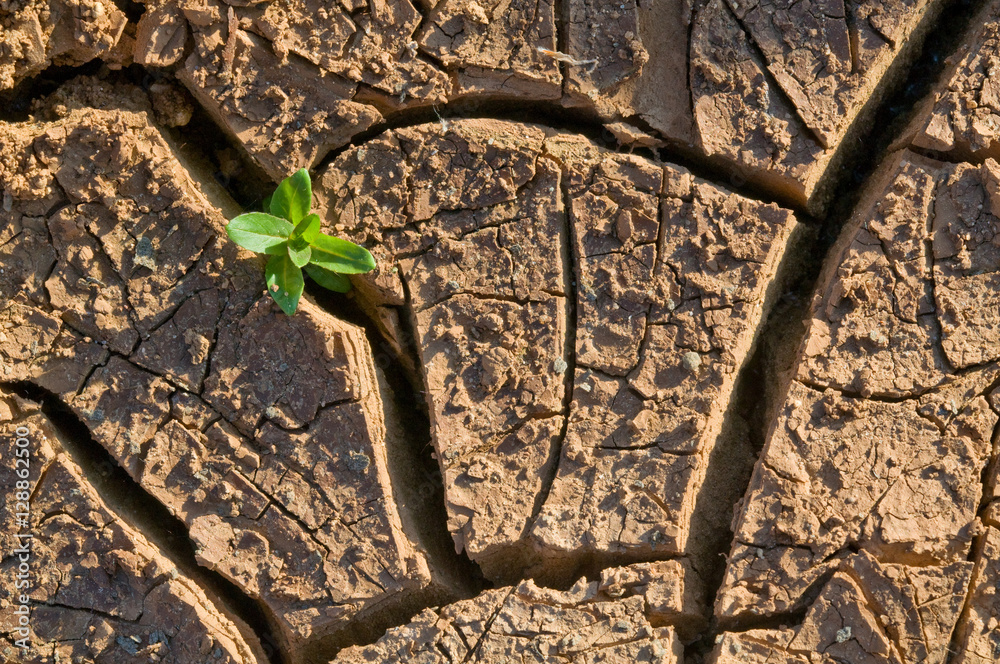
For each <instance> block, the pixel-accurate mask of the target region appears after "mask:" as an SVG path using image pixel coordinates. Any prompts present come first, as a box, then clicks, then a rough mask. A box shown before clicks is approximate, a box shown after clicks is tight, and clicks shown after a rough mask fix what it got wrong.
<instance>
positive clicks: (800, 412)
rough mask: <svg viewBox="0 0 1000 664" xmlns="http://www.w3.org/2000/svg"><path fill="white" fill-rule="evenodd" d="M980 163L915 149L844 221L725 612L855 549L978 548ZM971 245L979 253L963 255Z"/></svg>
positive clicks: (787, 597) (803, 591) (804, 584)
mask: <svg viewBox="0 0 1000 664" xmlns="http://www.w3.org/2000/svg"><path fill="white" fill-rule="evenodd" d="M982 170H983V169H982V168H976V167H971V166H967V165H957V166H953V165H947V164H943V163H940V162H930V161H928V160H926V159H923V158H920V157H916V156H914V155H912V154H910V153H907V152H903V153H901V154H899V155H897V156H896V157H894V158H893V159H892V160H891V161H890V162H889V163H887V164H886V165H885V166H884V167H883V171H882V173H881V174H880V175H879V177H878V179H877V180H876V186H874V187H873V189H872V190H871V191H870V195H869V196H868V197H866V199H865V201H866V203H867V204H866V205H865V204H863V205H862V207H861V208H860V209H859V210H858V212H857V213H856V216H855V217H854V219H852V221H851V223H850V225H849V226H848V227H847V228H846V229H845V230H844V232H843V234H842V236H841V241H840V243H839V244H838V245H837V247H836V249H835V252H834V253H832V254H831V258H830V260H829V263H828V268H827V270H826V273H825V275H826V276H825V277H824V279H822V280H821V282H820V285H819V287H818V289H817V295H816V299H815V303H814V305H813V317H812V320H811V321H810V323H809V331H808V332H807V334H806V337H805V340H804V341H803V344H802V349H801V355H800V360H799V364H798V369H797V371H796V374H795V376H794V377H793V380H792V383H791V386H790V387H789V389H788V394H787V397H786V400H785V404H784V406H783V407H782V409H781V411H780V412H779V413H778V418H777V421H776V422H775V425H774V429H773V431H772V434H771V437H770V440H769V442H768V444H767V446H766V448H765V450H764V453H763V456H762V458H761V460H760V462H759V464H758V466H757V469H756V471H755V473H754V478H753V480H752V481H751V486H750V490H749V492H748V494H747V496H746V498H745V500H744V503H743V507H742V510H741V511H740V513H739V514H738V516H737V519H736V521H735V522H734V528H735V532H736V543H735V545H734V548H733V551H732V553H731V554H730V563H729V567H728V571H727V575H726V581H725V583H724V585H723V589H722V591H721V593H720V596H719V599H718V603H717V605H716V611H717V613H718V615H720V616H726V617H729V616H732V617H736V616H740V615H743V614H745V613H750V614H763V615H770V614H774V613H783V612H788V611H794V610H797V609H799V608H801V607H802V606H804V605H805V604H806V603H808V602H809V601H811V600H812V599H813V598H812V592H811V589H814V588H815V584H816V582H817V580H819V579H820V578H823V577H825V576H827V575H828V574H829V573H830V572H831V571H832V570H833V569H835V568H836V566H837V565H838V564H839V561H840V560H841V559H842V558H843V557H844V556H846V555H848V554H849V553H850V552H851V551H857V550H861V551H863V552H866V553H868V554H871V555H873V556H875V557H876V558H877V559H878V560H879V561H882V562H891V563H899V564H911V565H932V566H943V565H948V564H951V563H955V562H958V561H962V560H965V559H966V557H967V554H968V550H969V547H970V544H971V541H972V537H973V536H974V535H976V534H977V523H978V522H977V519H976V512H977V509H978V506H979V501H980V498H981V496H982V492H983V487H982V484H981V481H980V477H981V475H982V472H983V470H984V468H985V467H986V466H987V463H988V462H989V461H990V458H991V454H992V450H993V445H992V440H993V431H994V428H995V426H996V424H997V419H998V418H997V415H996V413H995V411H994V409H993V407H992V406H991V404H992V403H993V402H995V399H996V397H995V396H994V390H995V389H996V384H997V379H998V377H1000V376H998V371H997V367H996V365H995V364H993V363H992V360H993V359H994V358H993V357H992V356H985V357H984V356H983V354H982V349H984V348H989V347H990V346H989V345H986V346H984V345H982V339H981V337H980V336H978V334H979V333H976V334H977V336H976V337H975V339H976V340H975V341H973V337H971V336H970V330H971V329H975V328H977V327H978V326H980V325H984V324H988V323H985V321H984V322H980V321H983V319H984V318H985V320H986V321H988V320H989V317H990V316H991V315H992V314H991V313H990V312H989V310H988V309H987V310H980V309H979V308H978V307H970V306H962V300H958V301H956V298H962V297H964V296H965V294H966V293H968V294H970V295H973V296H974V294H975V293H977V292H978V289H985V288H988V287H987V286H986V284H988V283H989V281H990V279H991V278H992V277H991V271H992V270H995V269H996V267H995V266H994V267H992V268H990V267H989V265H994V264H995V260H994V259H991V258H989V257H988V256H989V255H990V252H991V245H990V246H989V247H987V246H986V245H977V243H976V241H975V240H974V239H973V237H974V236H971V235H970V234H968V233H967V230H966V229H968V228H974V227H976V225H977V224H978V225H982V226H983V227H984V228H992V227H994V226H996V225H997V224H1000V220H998V219H997V218H996V217H993V216H992V215H990V214H989V213H988V212H986V211H985V210H983V209H981V208H980V206H979V205H978V204H974V205H971V206H969V205H967V204H966V205H964V206H960V205H959V204H958V203H959V201H963V200H965V199H966V197H969V196H972V197H976V196H979V197H983V196H984V195H985V192H984V190H983V180H982V177H981V172H982ZM966 202H967V201H966ZM990 236H992V233H990ZM956 245H957V246H956ZM977 246H979V247H980V248H979V249H977ZM960 253H961V254H963V255H964V256H970V255H971V256H974V257H975V258H973V259H972V263H971V264H970V263H969V262H968V260H966V262H965V263H964V268H963V266H962V265H961V264H956V258H957V257H958V254H960ZM961 260H962V259H958V261H961ZM973 264H974V265H975V268H973ZM973 270H975V273H974V276H973ZM956 280H964V281H963V286H962V287H961V288H960V289H956V288H955V287H952V288H949V286H950V285H951V284H953V283H954V282H955V281H956ZM973 347H975V348H976V349H979V350H972V348H973ZM970 353H972V354H973V355H972V357H971V358H970ZM970 360H971V361H970ZM967 368H968V370H966V371H961V372H960V373H959V371H958V370H960V369H967Z"/></svg>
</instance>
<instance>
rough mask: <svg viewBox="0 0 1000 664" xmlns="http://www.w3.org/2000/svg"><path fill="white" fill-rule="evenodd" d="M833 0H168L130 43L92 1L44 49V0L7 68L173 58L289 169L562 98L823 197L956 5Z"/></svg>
mask: <svg viewBox="0 0 1000 664" xmlns="http://www.w3.org/2000/svg"><path fill="white" fill-rule="evenodd" d="M828 4H829V3H823V2H808V3H789V2H785V1H784V0H781V1H773V2H772V1H767V2H752V3H738V2H731V3H727V2H726V0H707V1H706V0H698V1H696V2H688V1H686V0H666V1H664V2H659V3H652V4H648V5H647V4H644V3H639V2H634V1H633V0H629V1H628V2H619V1H618V0H614V1H611V0H608V1H607V2H603V1H602V2H590V1H588V2H583V1H582V0H572V1H567V2H565V3H562V4H557V3H553V2H550V1H549V0H516V1H514V2H494V1H492V0H491V1H486V2H481V1H480V0H442V1H441V2H416V3H414V2H411V0H394V1H393V2H386V3H381V2H380V3H378V4H376V5H369V4H365V3H357V2H351V1H350V0H345V1H344V2H342V3H335V4H323V3H316V2H311V1H310V0H279V1H278V2H273V3H267V4H266V5H262V4H253V3H245V2H237V3H232V4H227V3H224V2H222V1H221V0H150V2H149V3H147V4H146V7H145V11H144V12H143V13H142V15H141V17H140V18H139V20H138V22H137V24H136V25H135V27H134V29H133V28H130V30H129V32H128V34H126V37H125V38H124V40H123V42H122V46H121V47H120V48H117V49H116V52H115V53H111V52H110V50H111V47H112V46H114V45H115V42H116V41H117V40H118V35H119V34H120V33H121V31H122V28H123V26H124V16H121V15H120V14H115V18H114V19H113V20H112V18H101V19H100V21H98V18H99V17H98V14H99V13H100V11H101V10H98V9H95V8H89V5H88V6H85V5H81V8H82V9H75V10H73V11H75V12H76V13H77V14H79V15H80V16H85V17H89V18H87V19H86V20H87V21H89V23H88V22H84V23H80V24H79V25H77V23H74V24H73V25H74V26H75V27H74V28H73V29H75V30H76V33H74V34H83V33H84V32H86V34H87V38H86V39H85V40H84V39H82V38H78V39H76V41H74V42H72V44H71V45H72V47H73V48H74V49H75V51H80V53H76V52H74V53H72V54H71V55H66V54H62V55H60V56H59V57H57V54H59V53H62V52H61V51H59V49H60V48H62V49H64V50H65V49H67V48H69V46H66V47H62V46H58V45H55V46H52V47H50V48H49V49H48V50H49V51H50V52H51V54H50V55H46V56H43V55H42V54H43V53H45V48H44V46H43V43H44V41H45V40H44V35H43V33H44V32H45V30H49V31H52V28H51V27H44V28H37V26H39V25H40V24H39V22H38V20H37V19H36V18H35V17H36V15H39V13H40V12H41V9H39V8H37V7H36V8H34V9H32V7H34V5H31V6H29V7H27V8H25V9H22V10H21V11H20V12H19V13H16V14H15V15H14V16H15V17H18V18H16V20H15V24H12V27H11V30H14V32H12V33H11V36H10V37H8V38H7V41H8V42H10V43H9V45H7V46H6V48H5V50H2V51H0V67H4V68H5V69H4V71H6V70H9V71H10V72H13V73H11V74H8V75H7V79H9V81H11V82H13V81H14V80H15V78H16V77H23V76H24V75H27V74H30V73H35V72H37V71H38V70H39V69H40V68H41V67H43V66H44V64H46V63H47V62H49V61H57V62H62V60H66V61H70V62H73V61H82V60H83V59H86V58H85V57H84V55H86V56H87V58H89V57H97V56H102V57H104V59H105V60H106V61H108V62H109V63H110V64H112V65H113V66H116V67H118V66H122V65H123V64H129V63H131V62H132V61H134V62H136V63H138V64H140V65H143V66H148V67H153V68H156V69H157V70H160V71H169V72H171V73H172V74H173V75H175V76H176V77H177V78H179V79H180V80H181V81H183V82H184V84H185V85H186V86H187V87H188V89H189V90H190V91H191V93H192V94H193V95H194V96H195V97H196V98H197V99H198V101H199V102H200V103H201V104H202V105H203V106H204V107H205V108H206V109H207V110H208V111H209V113H211V114H212V116H213V117H214V118H215V120H216V122H218V124H219V125H220V126H222V127H224V128H225V129H226V131H228V132H229V133H230V134H231V135H232V136H233V137H234V138H236V140H237V141H238V142H239V143H240V144H241V145H242V146H243V147H244V148H245V149H246V150H247V151H248V152H249V153H250V154H251V155H252V157H253V158H254V159H255V161H256V162H257V163H258V164H259V165H260V166H262V167H263V168H264V170H265V171H267V172H268V174H270V175H271V176H272V177H273V178H274V179H280V178H281V177H284V176H285V175H287V174H288V173H290V172H292V171H293V170H295V169H297V168H299V167H302V166H305V167H312V166H316V165H317V164H319V163H320V162H321V160H322V159H323V158H324V157H325V156H326V155H327V154H328V153H329V152H330V151H331V150H333V149H336V148H339V147H341V146H344V145H346V144H347V143H349V142H351V141H352V139H353V138H354V137H356V136H357V135H359V134H361V133H363V132H365V131H366V130H368V129H369V128H370V127H372V126H375V125H378V124H379V123H381V122H383V121H386V120H388V121H392V119H393V118H394V117H398V116H399V115H400V114H402V113H406V112H408V111H412V110H414V109H425V112H426V110H427V109H429V108H430V107H434V108H435V109H436V107H437V105H439V104H447V103H452V102H455V103H458V104H460V105H464V107H463V108H471V109H473V111H476V110H479V109H486V108H489V107H490V106H491V105H492V104H493V103H494V102H501V103H503V104H506V105H508V106H509V107H510V108H514V109H517V108H521V107H528V106H530V105H532V104H537V103H545V104H549V105H550V106H551V107H552V108H557V107H563V108H569V109H573V112H578V113H581V114H583V115H585V116H587V117H590V118H595V119H598V120H600V121H602V122H606V123H622V122H623V121H624V123H625V124H626V126H629V127H631V128H632V129H639V128H641V129H646V128H648V129H651V130H652V131H653V132H654V133H655V135H656V137H657V140H665V141H666V142H667V143H668V144H670V145H673V146H676V147H678V148H680V149H681V150H683V151H685V152H688V153H691V154H697V155H698V156H699V157H700V158H705V159H708V160H709V161H710V162H712V163H715V164H717V165H720V166H723V167H724V168H725V169H727V170H728V171H729V172H731V173H732V174H733V176H734V177H738V178H741V179H749V180H751V181H753V182H755V183H758V184H760V185H762V186H764V187H765V188H767V189H768V190H769V191H771V192H772V194H773V195H775V196H777V197H779V198H781V199H783V200H785V201H788V202H789V203H792V204H795V205H798V206H804V207H808V208H809V209H810V210H811V211H813V212H816V211H822V210H823V209H824V207H825V205H826V204H827V202H828V196H829V186H830V181H831V177H832V175H833V171H834V170H835V169H836V167H837V165H838V162H839V160H840V159H841V158H843V156H844V154H843V153H844V152H845V150H843V149H841V148H842V146H846V152H850V151H851V150H853V149H854V148H852V147H851V146H850V145H849V143H850V141H849V140H847V139H849V138H850V137H851V135H852V133H854V130H855V128H856V127H855V120H856V119H857V118H858V117H859V116H861V117H863V118H864V117H867V115H866V114H865V113H866V111H868V112H870V111H871V110H872V109H873V107H874V104H873V103H870V102H872V101H873V100H877V99H878V97H879V91H881V90H883V89H885V88H887V87H891V86H892V85H893V84H894V83H895V82H896V79H897V75H896V70H897V69H900V68H901V67H902V66H903V65H904V64H905V63H906V62H907V61H908V60H909V59H910V57H911V56H910V53H911V51H913V50H914V49H916V48H917V47H918V46H919V44H920V42H921V40H922V37H923V33H924V31H925V29H926V27H927V26H928V25H930V24H931V23H932V22H933V18H934V16H935V15H936V13H937V12H938V10H939V8H940V5H941V4H942V2H940V1H928V0H920V1H914V2H909V1H908V2H896V3H889V4H885V3H877V2H862V3H848V4H846V5H844V6H841V5H839V4H837V3H834V4H833V5H830V6H828ZM95 7H96V5H95ZM67 11H68V10H67ZM114 11H116V10H112V9H109V10H107V12H106V14H107V15H108V17H111V15H112V14H113V13H114ZM68 15H69V14H68V13H67V16H68ZM103 16H104V15H103V14H101V17H103ZM46 20H48V19H46ZM67 20H68V19H67ZM75 20H77V22H78V23H79V21H80V20H83V19H75ZM98 23H99V24H100V25H99V26H98ZM91 24H93V25H91ZM105 24H108V25H107V26H105ZM67 25H68V24H67ZM45 26H48V24H47V23H46V24H45ZM81 26H83V27H81ZM36 28H37V29H36ZM81 31H83V32H81ZM87 31H89V32H87ZM116 31H117V32H116ZM62 32H66V30H62V31H61V32H60V31H59V30H56V31H55V32H54V34H56V36H58V35H59V34H62ZM36 33H37V34H36ZM91 33H94V34H93V35H91ZM39 35H42V36H39ZM50 41H51V42H52V43H53V44H59V43H61V42H60V41H59V40H58V39H56V38H55V37H53V38H51V39H50ZM36 42H37V43H36ZM83 44H86V48H85V47H84V46H83ZM83 51H86V53H85V54H84V53H83ZM60 57H61V58H62V60H60V59H59V58H60ZM74 58H75V60H74ZM10 84H11V83H8V84H7V86H8V87H9V85H10ZM860 124H863V123H860ZM639 125H641V127H640V126H639ZM612 133H613V134H614V135H615V136H616V137H618V139H619V140H623V141H624V142H633V141H638V140H640V139H637V138H635V137H634V136H629V132H624V133H623V132H612Z"/></svg>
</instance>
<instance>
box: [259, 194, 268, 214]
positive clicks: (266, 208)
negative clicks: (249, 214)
mask: <svg viewBox="0 0 1000 664" xmlns="http://www.w3.org/2000/svg"><path fill="white" fill-rule="evenodd" d="M260 206H261V208H263V210H264V212H270V211H271V195H268V196H265V197H264V200H263V201H261V203H260Z"/></svg>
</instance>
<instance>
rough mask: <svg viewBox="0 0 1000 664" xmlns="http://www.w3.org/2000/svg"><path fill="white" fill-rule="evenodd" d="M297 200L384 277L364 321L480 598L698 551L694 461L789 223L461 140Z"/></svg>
mask: <svg viewBox="0 0 1000 664" xmlns="http://www.w3.org/2000/svg"><path fill="white" fill-rule="evenodd" d="M316 191H317V198H318V199H319V200H320V204H321V205H324V204H325V201H336V203H334V204H333V205H332V207H330V208H329V209H328V211H327V217H328V219H332V220H336V221H337V226H336V228H338V229H339V228H343V229H344V231H343V232H346V233H348V234H349V235H350V236H351V237H353V238H354V239H355V240H357V241H359V242H360V241H363V242H365V243H366V244H368V245H369V246H372V247H373V251H375V255H376V256H378V257H379V260H380V262H381V264H382V265H385V266H389V265H393V266H398V267H393V268H392V270H383V271H382V273H380V274H378V275H377V276H376V277H375V278H374V279H372V280H371V285H370V287H369V290H370V291H371V292H370V294H369V297H368V298H367V302H368V303H369V306H373V307H375V310H374V311H373V315H374V317H375V318H377V319H378V320H380V321H383V323H384V325H385V327H386V333H387V334H388V335H389V336H390V338H392V339H393V340H395V341H397V342H398V343H400V344H401V345H412V346H413V347H414V348H415V349H416V351H417V353H418V355H419V358H420V367H421V375H422V379H423V380H422V382H423V384H424V386H425V389H426V394H427V407H428V411H429V412H430V415H431V424H432V434H433V437H434V444H435V453H436V455H437V457H438V459H439V462H440V463H441V467H442V472H443V474H444V481H445V502H446V506H447V509H448V527H449V529H450V530H451V532H452V534H453V536H454V537H455V542H456V546H457V547H458V548H459V549H464V550H465V551H467V552H468V554H469V556H470V557H471V558H472V559H473V560H474V561H476V562H477V563H479V564H480V565H481V566H482V567H483V570H484V572H485V573H486V575H487V577H489V578H492V579H496V580H507V581H511V580H515V579H518V578H523V577H524V573H525V570H526V569H527V570H530V572H529V576H535V577H536V578H537V577H544V576H549V577H550V578H551V577H552V576H553V575H561V576H562V577H563V580H564V581H565V580H567V579H572V578H574V576H575V575H578V574H579V573H581V571H582V570H583V569H584V568H586V567H588V566H591V567H592V566H593V565H594V564H595V562H596V561H601V562H602V563H604V564H606V561H611V560H619V561H621V560H649V559H656V558H663V557H667V556H680V555H685V554H687V553H689V552H690V551H691V550H697V549H698V547H699V543H698V542H692V541H691V539H692V538H691V530H692V524H691V521H692V518H693V514H694V513H695V510H696V502H697V501H698V500H699V496H702V494H703V492H702V485H703V482H704V478H705V474H706V469H707V465H708V459H709V457H710V455H711V453H712V451H713V448H714V447H715V445H716V441H717V439H718V438H719V437H720V435H722V426H723V418H722V414H723V412H724V411H725V410H726V408H727V404H728V402H729V400H730V396H731V393H732V389H733V381H734V379H735V376H736V375H737V373H738V371H739V369H740V367H741V366H742V365H743V364H744V362H745V360H746V358H747V356H748V354H749V351H750V348H751V346H752V342H753V338H754V334H755V332H756V330H757V327H758V324H759V322H760V320H761V316H762V313H763V311H764V309H765V308H766V306H767V304H768V302H765V300H768V298H767V295H768V292H769V289H772V290H773V286H774V284H775V283H776V280H775V279H774V276H775V273H776V272H777V270H778V265H779V263H780V261H781V257H782V255H783V253H784V251H785V249H786V247H787V245H788V244H789V242H790V238H791V237H792V235H793V234H795V232H796V224H795V220H794V217H793V215H792V214H790V213H789V212H788V211H787V210H783V209H781V208H779V207H777V206H774V205H764V204H761V203H758V202H756V201H753V200H749V199H746V198H742V197H740V196H736V195H734V194H732V193H730V192H727V191H726V190H724V189H722V188H720V187H718V186H716V185H712V184H710V183H708V182H705V181H703V180H701V179H699V178H696V177H693V176H692V175H691V174H690V173H689V172H688V171H686V170H685V169H683V168H680V167H676V166H673V165H670V164H664V163H661V162H657V161H653V160H649V159H645V158H641V157H635V156H628V155H621V154H616V153H612V152H609V151H607V150H604V149H601V148H598V147H597V146H595V145H594V144H593V143H591V142H590V141H587V140H583V139H581V138H579V137H576V136H573V135H569V134H565V133H562V132H555V131H551V130H546V129H545V128H543V127H537V126H531V125H523V124H514V123H510V122H499V121H482V120H459V121H454V122H451V123H448V127H447V129H445V128H444V127H442V126H441V124H439V123H433V124H429V125H420V126H417V127H413V128H409V129H405V130H398V131H392V132H388V133H386V134H383V135H381V136H379V137H377V138H375V139H373V140H371V141H369V142H367V143H366V144H365V145H364V146H362V147H359V148H354V149H351V150H348V151H346V152H344V153H343V154H341V155H340V156H339V157H338V158H337V159H336V160H335V161H334V162H333V163H332V164H331V165H330V167H329V168H328V169H326V170H324V171H323V172H322V174H321V176H320V178H319V181H318V185H317V188H316ZM411 331H412V338H407V335H410V334H411ZM701 499H702V500H706V501H711V500H712V497H710V496H709V497H702V498H701ZM726 509H728V508H726Z"/></svg>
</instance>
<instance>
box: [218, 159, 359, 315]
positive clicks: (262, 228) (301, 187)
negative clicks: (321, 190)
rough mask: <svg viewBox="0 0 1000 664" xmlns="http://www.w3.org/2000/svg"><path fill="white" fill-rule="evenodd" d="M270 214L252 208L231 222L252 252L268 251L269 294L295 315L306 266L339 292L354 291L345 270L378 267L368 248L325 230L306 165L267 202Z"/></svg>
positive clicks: (233, 235) (232, 233)
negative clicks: (314, 203) (314, 210)
mask: <svg viewBox="0 0 1000 664" xmlns="http://www.w3.org/2000/svg"><path fill="white" fill-rule="evenodd" d="M264 207H265V209H267V210H269V213H268V212H247V213H245V214H241V215H239V216H238V217H235V218H233V220H232V221H230V222H229V223H228V224H226V232H227V233H228V234H229V237H230V239H231V240H232V241H233V242H235V243H236V244H238V245H240V246H241V247H243V248H245V249H249V250H250V251H255V252H257V253H258V254H267V255H269V256H270V257H271V258H270V259H269V260H268V261H267V268H266V269H265V271H264V276H265V279H266V280H267V292H268V293H270V294H271V297H272V298H274V301H275V302H277V303H278V306H279V307H281V310H282V311H284V312H285V313H286V314H288V315H289V316H291V315H292V314H294V313H295V310H296V309H297V308H298V306H299V298H300V297H302V289H303V288H304V287H305V282H304V280H303V278H302V270H303V269H304V270H305V272H306V274H308V275H309V277H310V278H311V279H312V280H313V281H315V282H316V283H317V284H319V285H320V286H322V287H323V288H328V289H330V290H332V291H337V292H338V293H346V292H347V291H349V290H351V282H350V281H349V280H348V279H347V277H345V276H344V275H345V274H361V273H364V272H371V271H372V270H374V269H375V259H374V258H372V255H371V253H369V251H368V250H367V249H365V248H364V247H359V246H358V245H356V244H354V243H353V242H348V241H347V240H341V239H340V238H336V237H331V236H329V235H326V234H325V233H321V232H320V221H319V216H318V215H315V214H312V213H310V212H309V210H310V209H311V208H312V182H311V181H310V179H309V172H308V171H306V169H304V168H302V169H299V170H298V171H297V172H295V173H294V174H293V175H291V176H290V177H288V178H285V179H284V180H283V181H282V182H281V184H279V185H278V188H277V189H276V190H275V191H274V193H273V194H272V195H271V196H270V197H269V198H268V199H266V200H265V201H264Z"/></svg>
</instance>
